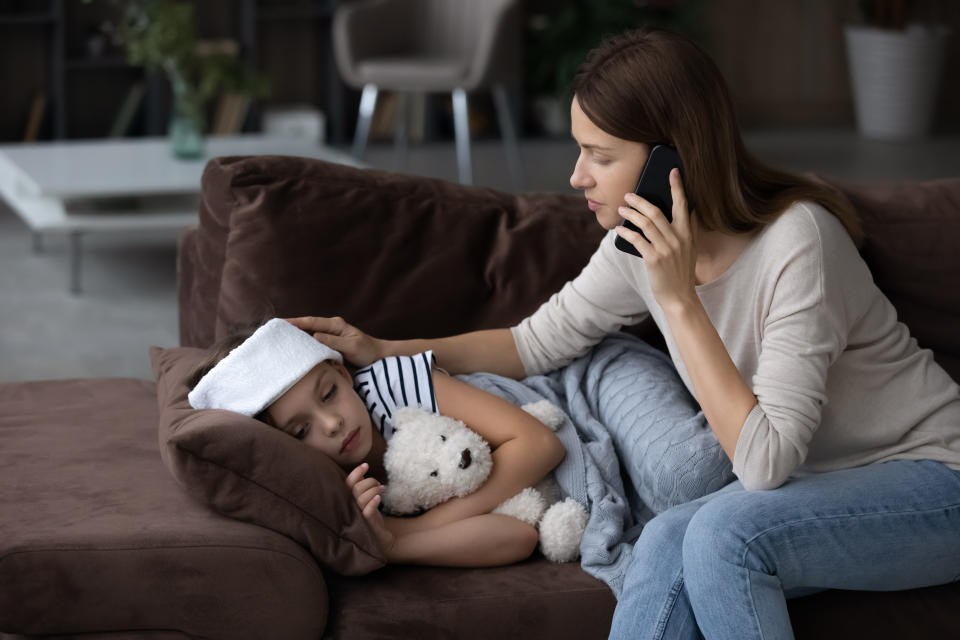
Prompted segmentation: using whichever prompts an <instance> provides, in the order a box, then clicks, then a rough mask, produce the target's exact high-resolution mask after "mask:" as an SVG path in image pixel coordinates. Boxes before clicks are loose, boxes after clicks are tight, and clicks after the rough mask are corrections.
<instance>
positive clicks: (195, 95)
mask: <svg viewBox="0 0 960 640" xmlns="http://www.w3.org/2000/svg"><path fill="white" fill-rule="evenodd" d="M84 1H85V2H90V1H91V0H84ZM112 4H113V5H115V6H116V7H117V8H118V16H117V20H116V22H111V23H108V24H107V25H105V29H106V30H107V31H108V32H109V33H110V35H111V36H112V38H113V41H114V43H115V44H118V45H121V46H123V47H125V48H126V52H127V60H128V61H129V62H130V63H131V64H134V65H142V66H143V67H144V68H145V69H147V70H148V71H162V72H163V73H164V74H165V75H166V76H167V78H168V79H169V80H170V85H171V88H172V89H173V93H174V97H175V102H176V104H175V109H177V111H178V112H179V113H180V114H181V115H185V116H187V117H189V118H192V119H194V121H195V122H199V123H202V122H203V121H204V120H205V118H204V116H205V113H206V108H207V105H208V104H209V103H210V101H211V100H212V99H214V98H216V97H218V96H221V95H223V94H224V93H228V92H232V93H239V94H242V95H246V96H249V97H251V98H264V97H266V96H268V95H269V94H270V91H271V88H270V83H269V80H268V79H267V78H266V76H264V75H263V74H261V73H258V72H256V71H254V70H253V69H250V68H249V67H247V66H245V65H244V64H243V63H242V62H241V61H240V60H239V58H238V57H237V53H238V52H237V47H236V43H234V42H232V41H219V42H218V41H202V40H199V39H198V36H197V28H196V20H195V18H194V11H195V6H194V4H193V3H191V2H177V1H175V0H112Z"/></svg>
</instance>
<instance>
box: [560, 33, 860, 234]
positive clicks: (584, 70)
mask: <svg viewBox="0 0 960 640" xmlns="http://www.w3.org/2000/svg"><path fill="white" fill-rule="evenodd" d="M573 90H574V96H575V99H576V100H577V101H578V102H579V104H580V108H581V109H583V112H584V113H585V114H586V115H587V117H588V118H590V120H591V121H592V122H593V123H594V124H596V125H597V126H598V127H600V128H601V129H603V130H604V131H605V132H607V133H609V134H611V135H613V136H616V137H618V138H621V139H624V140H631V141H634V142H643V143H646V144H651V145H652V144H657V143H667V144H670V145H671V146H673V147H675V148H676V149H677V151H678V152H679V154H680V158H681V160H682V161H683V167H684V180H685V182H684V189H685V190H686V193H687V194H688V196H689V199H690V200H691V201H693V202H696V203H697V209H696V216H697V220H698V222H699V223H700V224H701V225H702V226H703V227H704V228H706V229H709V230H713V231H724V232H733V233H745V232H752V231H755V230H757V229H760V228H761V227H763V226H765V225H767V224H769V223H771V222H773V221H774V220H775V219H776V218H777V216H779V215H780V213H782V212H783V211H784V210H785V209H787V208H788V207H789V206H790V205H791V204H793V203H795V202H798V201H801V200H808V201H813V202H816V203H818V204H820V205H822V206H823V207H825V208H826V209H827V210H828V211H830V212H831V213H833V215H835V216H836V217H837V218H839V220H840V222H841V223H843V226H844V227H845V228H846V230H847V233H849V234H850V237H851V238H853V240H854V242H855V243H856V244H857V245H858V246H859V245H860V243H861V241H862V238H863V231H862V228H861V225H860V221H859V219H858V218H857V215H856V213H855V212H854V210H853V207H852V206H851V204H850V203H849V202H848V201H847V199H846V198H844V197H843V195H841V194H840V193H839V192H838V191H835V190H834V189H832V188H831V187H829V186H826V185H823V184H820V183H818V182H815V181H813V180H810V179H807V178H804V177H801V176H798V175H794V174H791V173H788V172H786V171H781V170H778V169H774V168H771V167H768V166H766V165H765V164H763V163H762V162H760V161H758V160H757V159H755V158H754V157H753V156H751V155H750V153H748V152H747V150H746V147H745V146H744V144H743V140H742V139H741V137H740V130H739V128H738V126H737V120H736V115H735V114H734V110H733V103H732V101H731V100H730V94H729V92H728V90H727V86H726V83H725V82H724V80H723V76H722V75H721V73H720V70H719V69H718V68H717V66H716V65H715V64H714V62H713V61H712V60H711V59H710V57H709V56H708V55H707V54H706V53H705V52H704V51H703V50H702V49H701V48H700V47H699V46H697V45H696V43H694V42H693V41H691V40H689V39H687V38H685V37H683V36H681V35H678V34H675V33H671V32H668V31H660V30H645V29H641V30H636V31H628V32H626V33H624V34H621V35H618V36H614V37H612V38H609V39H607V40H606V41H604V42H603V43H601V44H600V45H599V46H598V47H597V48H596V49H594V50H593V51H592V52H590V55H589V56H588V57H587V60H586V61H585V62H584V63H583V65H582V66H581V67H580V70H579V72H578V73H577V76H576V78H575V79H574V83H573Z"/></svg>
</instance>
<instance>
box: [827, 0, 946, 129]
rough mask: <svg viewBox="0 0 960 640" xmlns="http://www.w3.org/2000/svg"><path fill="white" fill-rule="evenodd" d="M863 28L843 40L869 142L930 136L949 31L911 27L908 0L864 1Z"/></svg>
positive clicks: (937, 26) (861, 125) (851, 31)
mask: <svg viewBox="0 0 960 640" xmlns="http://www.w3.org/2000/svg"><path fill="white" fill-rule="evenodd" d="M860 9H861V13H862V14H863V20H864V23H863V24H857V25H847V26H846V27H845V29H844V36H845V39H846V44H847V57H848V61H849V66H850V80H851V85H852V86H853V100H854V107H855V109H856V118H857V128H858V130H859V131H860V134H861V135H862V136H864V137H866V138H872V139H879V140H905V139H911V138H919V137H923V136H925V135H926V134H928V133H929V131H930V126H931V124H932V121H933V115H934V112H935V110H936V99H937V94H938V93H939V87H940V78H941V76H942V72H943V60H944V57H945V54H946V49H947V42H948V39H949V37H950V29H949V27H946V26H944V25H941V24H936V23H929V22H928V23H924V22H919V21H911V22H908V15H909V13H910V10H911V9H912V7H911V3H910V2H908V0H861V2H860Z"/></svg>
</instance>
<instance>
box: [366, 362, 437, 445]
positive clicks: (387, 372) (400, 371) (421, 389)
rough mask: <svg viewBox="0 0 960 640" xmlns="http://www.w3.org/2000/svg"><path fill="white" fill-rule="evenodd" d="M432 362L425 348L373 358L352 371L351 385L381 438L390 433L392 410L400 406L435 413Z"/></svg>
mask: <svg viewBox="0 0 960 640" xmlns="http://www.w3.org/2000/svg"><path fill="white" fill-rule="evenodd" d="M433 365H434V358H433V352H432V351H425V352H424V353H418V354H416V355H413V356H390V357H388V358H384V359H382V360H377V361H376V362H374V363H373V364H371V365H369V366H367V367H364V368H363V369H360V370H359V371H357V372H356V373H355V374H354V376H353V384H354V388H355V389H356V390H357V393H358V394H359V395H360V398H361V399H362V400H363V403H364V404H365V405H366V407H367V411H369V412H370V417H371V418H372V419H373V424H374V425H375V426H376V427H377V428H378V429H379V430H380V433H382V434H383V435H384V437H387V438H389V437H390V436H391V435H393V433H392V426H393V421H392V418H393V413H394V412H395V411H396V410H397V409H399V408H401V407H420V408H422V409H425V410H427V411H432V412H433V413H436V412H437V398H436V396H435V395H434V392H433V375H432V371H433Z"/></svg>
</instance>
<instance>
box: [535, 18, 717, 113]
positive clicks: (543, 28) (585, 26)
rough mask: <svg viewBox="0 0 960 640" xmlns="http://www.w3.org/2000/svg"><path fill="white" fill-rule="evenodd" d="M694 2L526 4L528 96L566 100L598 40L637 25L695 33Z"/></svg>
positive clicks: (694, 34) (695, 34) (692, 34)
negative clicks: (574, 78) (580, 67)
mask: <svg viewBox="0 0 960 640" xmlns="http://www.w3.org/2000/svg"><path fill="white" fill-rule="evenodd" d="M698 4H699V3H698V2H696V1H695V0H646V1H644V0H553V1H541V2H530V3H528V9H529V15H528V20H527V21H526V24H525V31H526V38H525V41H526V42H527V43H528V46H527V48H526V50H525V59H526V61H527V65H526V84H527V88H528V90H529V91H530V92H531V93H532V94H533V95H553V96H555V97H557V98H560V99H561V100H567V99H569V98H570V97H571V96H570V85H571V82H572V81H573V77H574V75H575V74H576V72H577V69H578V68H579V66H580V64H581V63H582V62H583V61H584V60H585V59H586V57H587V53H589V51H590V50H591V49H593V48H594V47H595V46H596V45H597V44H599V43H600V41H601V40H603V38H605V37H607V36H611V35H614V34H617V33H621V32H623V31H626V30H628V29H632V28H637V27H641V26H646V27H659V28H666V29H671V30H673V31H679V32H681V33H686V34H687V35H690V36H697V35H699V34H697V33H695V31H696V25H697V24H698V21H697V12H698V10H699V6H698ZM535 5H541V7H539V8H538V7H537V6H535Z"/></svg>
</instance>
